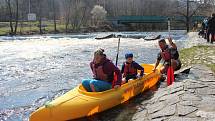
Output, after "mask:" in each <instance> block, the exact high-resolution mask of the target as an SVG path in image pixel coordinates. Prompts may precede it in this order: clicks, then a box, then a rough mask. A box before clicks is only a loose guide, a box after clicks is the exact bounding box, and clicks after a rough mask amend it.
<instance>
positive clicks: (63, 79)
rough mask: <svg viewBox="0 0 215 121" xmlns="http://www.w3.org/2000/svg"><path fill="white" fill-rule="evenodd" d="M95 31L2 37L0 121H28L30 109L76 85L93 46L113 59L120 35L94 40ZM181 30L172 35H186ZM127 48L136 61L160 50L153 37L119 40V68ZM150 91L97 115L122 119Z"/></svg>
mask: <svg viewBox="0 0 215 121" xmlns="http://www.w3.org/2000/svg"><path fill="white" fill-rule="evenodd" d="M97 34H98V33H93V34H84V35H46V36H27V37H26V36H24V37H0V41H1V42H0V104H1V105H0V120H3V121H4V120H9V121H17V120H18V121H19V120H20V121H21V120H27V119H28V117H29V115H30V113H31V112H32V111H34V110H35V109H36V108H38V107H40V106H41V105H43V104H44V103H45V102H46V101H48V100H52V99H54V98H55V97H58V96H60V95H62V94H64V93H65V92H67V91H68V90H70V89H72V88H74V87H75V86H77V85H78V84H79V83H80V82H81V80H82V79H84V78H90V77H91V70H90V68H89V63H90V60H91V59H92V55H93V51H94V50H95V49H97V48H104V49H105V52H106V54H107V56H108V57H109V58H110V59H112V60H113V62H115V57H116V50H117V42H118V39H117V38H111V39H105V40H95V39H94V38H95V36H96V35H97ZM118 34H132V33H131V32H130V33H126V32H124V33H118ZM133 34H148V33H138V32H136V33H133ZM160 34H162V35H163V36H166V35H168V34H167V33H160ZM181 34H182V33H179V34H175V35H174V36H173V38H174V37H179V36H181V37H184V35H181ZM128 51H132V52H133V53H134V57H135V60H136V61H137V62H139V63H154V61H155V59H156V56H157V52H158V51H159V50H158V46H157V42H156V41H144V40H143V39H130V38H122V39H121V43H120V56H119V64H120V65H119V66H121V64H122V62H123V61H124V54H125V53H126V52H128ZM148 93H150V94H151V92H147V93H145V94H141V95H139V96H137V98H134V99H133V100H131V101H129V102H128V103H125V104H123V105H120V106H118V107H116V108H114V109H111V110H109V111H107V112H104V113H101V114H98V115H99V116H98V115H97V116H95V118H98V120H104V119H107V120H109V119H110V120H112V119H117V118H122V119H123V120H124V118H125V117H127V116H125V115H129V114H130V112H124V111H126V110H129V111H131V112H133V111H136V110H137V109H138V108H140V107H141V105H138V104H139V103H141V102H142V100H145V99H146V98H148V97H149V95H148ZM130 102H131V103H130ZM114 112H115V113H114ZM119 112H120V113H119ZM112 113H113V114H112ZM116 113H117V115H115V114H116ZM109 114H110V115H109ZM123 115H124V117H123ZM126 119H127V118H126ZM95 120H97V119H95Z"/></svg>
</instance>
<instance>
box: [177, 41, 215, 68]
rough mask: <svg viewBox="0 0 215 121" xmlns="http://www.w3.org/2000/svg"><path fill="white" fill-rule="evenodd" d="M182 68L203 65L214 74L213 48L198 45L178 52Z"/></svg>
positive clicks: (214, 49) (214, 54) (214, 47)
mask: <svg viewBox="0 0 215 121" xmlns="http://www.w3.org/2000/svg"><path fill="white" fill-rule="evenodd" d="M180 58H181V62H182V66H189V65H192V64H204V65H206V66H208V67H210V68H211V70H212V71H213V72H215V63H214V62H215V46H205V45H199V46H194V47H191V48H187V49H183V50H181V51H180Z"/></svg>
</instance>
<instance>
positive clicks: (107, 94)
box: [30, 64, 160, 121]
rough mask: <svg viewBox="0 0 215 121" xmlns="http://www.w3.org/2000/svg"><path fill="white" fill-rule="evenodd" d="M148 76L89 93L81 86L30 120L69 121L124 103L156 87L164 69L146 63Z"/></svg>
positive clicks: (39, 110)
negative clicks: (113, 87) (119, 85)
mask: <svg viewBox="0 0 215 121" xmlns="http://www.w3.org/2000/svg"><path fill="white" fill-rule="evenodd" d="M142 66H143V67H144V71H145V76H144V77H143V78H142V79H139V80H138V79H137V80H131V81H129V82H128V83H126V84H123V85H122V86H121V87H120V88H117V89H111V90H107V91H104V92H86V91H85V90H84V88H83V87H82V85H79V86H77V87H75V88H74V89H72V90H71V91H69V92H67V93H66V94H64V95H62V96H60V97H58V98H57V99H55V100H53V101H52V102H50V103H48V104H46V105H45V106H43V107H40V108H39V109H38V110H36V111H35V112H33V113H32V114H31V116H30V121H65V120H71V119H77V118H81V117H86V116H90V115H93V114H95V113H99V112H102V111H104V110H107V109H110V108H112V107H114V106H116V105H119V104H122V103H124V102H125V101H127V100H129V99H130V98H132V97H134V96H136V95H138V94H139V93H141V92H143V91H144V90H147V89H149V88H151V87H153V86H154V85H155V84H156V83H157V82H158V80H159V78H160V71H159V70H156V71H155V72H152V69H153V67H154V66H153V65H151V64H142Z"/></svg>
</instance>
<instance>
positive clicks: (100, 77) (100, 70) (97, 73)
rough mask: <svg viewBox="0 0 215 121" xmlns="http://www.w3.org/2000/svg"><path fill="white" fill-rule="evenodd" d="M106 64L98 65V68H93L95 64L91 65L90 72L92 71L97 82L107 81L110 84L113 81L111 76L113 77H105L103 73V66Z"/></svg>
mask: <svg viewBox="0 0 215 121" xmlns="http://www.w3.org/2000/svg"><path fill="white" fill-rule="evenodd" d="M105 63H106V62H104V63H103V64H101V65H99V66H98V67H96V66H95V64H94V63H93V65H92V70H93V75H94V78H95V79H98V80H103V81H107V82H112V81H113V78H114V77H113V76H114V75H107V74H105V73H104V70H103V68H104V65H105Z"/></svg>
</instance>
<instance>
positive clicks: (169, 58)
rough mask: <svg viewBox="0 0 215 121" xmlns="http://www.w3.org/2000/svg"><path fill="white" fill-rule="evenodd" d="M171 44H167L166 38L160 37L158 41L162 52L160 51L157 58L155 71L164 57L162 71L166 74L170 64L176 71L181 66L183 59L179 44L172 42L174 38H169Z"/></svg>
mask: <svg viewBox="0 0 215 121" xmlns="http://www.w3.org/2000/svg"><path fill="white" fill-rule="evenodd" d="M168 41H169V44H170V45H167V44H166V41H165V39H160V40H159V41H158V44H159V47H160V52H159V53H158V56H157V60H156V63H155V66H154V68H153V71H155V70H156V68H157V66H158V65H159V63H160V61H161V60H162V59H163V60H164V63H163V67H162V68H161V70H160V71H161V73H162V74H166V73H167V69H168V67H169V65H170V62H171V66H172V67H173V69H174V71H177V70H179V69H180V68H181V61H180V59H179V53H178V50H177V46H176V44H175V43H173V42H172V38H168Z"/></svg>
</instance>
